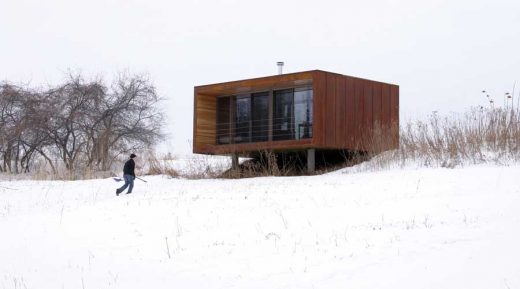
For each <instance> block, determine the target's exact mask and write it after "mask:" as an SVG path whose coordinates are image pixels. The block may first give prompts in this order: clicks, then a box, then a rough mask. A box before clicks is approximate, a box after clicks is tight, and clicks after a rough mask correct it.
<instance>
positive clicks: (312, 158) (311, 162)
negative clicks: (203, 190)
mask: <svg viewBox="0 0 520 289" xmlns="http://www.w3.org/2000/svg"><path fill="white" fill-rule="evenodd" d="M315 164H316V150H315V149H308V150H307V172H308V173H314V170H315Z"/></svg>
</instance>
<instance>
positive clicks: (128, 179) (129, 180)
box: [118, 175, 135, 194]
mask: <svg viewBox="0 0 520 289" xmlns="http://www.w3.org/2000/svg"><path fill="white" fill-rule="evenodd" d="M123 177H124V178H125V184H124V185H123V186H122V187H120V188H119V189H118V190H119V192H120V193H122V192H123V191H124V190H125V189H126V187H128V192H127V194H130V193H131V192H132V189H133V188H134V179H135V178H134V176H132V175H123Z"/></svg>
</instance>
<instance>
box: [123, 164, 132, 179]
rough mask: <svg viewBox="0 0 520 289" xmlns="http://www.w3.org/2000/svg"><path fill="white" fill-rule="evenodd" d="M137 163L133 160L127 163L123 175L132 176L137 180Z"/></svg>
mask: <svg viewBox="0 0 520 289" xmlns="http://www.w3.org/2000/svg"><path fill="white" fill-rule="evenodd" d="M134 170H135V162H134V160H133V159H129V160H128V161H126V163H125V166H124V167H123V174H125V175H131V176H134V178H135V172H134Z"/></svg>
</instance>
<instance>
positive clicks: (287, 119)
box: [273, 89, 294, 140]
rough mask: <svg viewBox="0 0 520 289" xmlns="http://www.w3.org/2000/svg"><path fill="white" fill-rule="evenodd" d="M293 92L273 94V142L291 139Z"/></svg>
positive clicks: (278, 91)
mask: <svg viewBox="0 0 520 289" xmlns="http://www.w3.org/2000/svg"><path fill="white" fill-rule="evenodd" d="M293 106H294V90H293V89H284V90H277V91H275V92H274V115H273V140H287V139H293V136H294V121H293V118H294V116H293V112H294V109H293Z"/></svg>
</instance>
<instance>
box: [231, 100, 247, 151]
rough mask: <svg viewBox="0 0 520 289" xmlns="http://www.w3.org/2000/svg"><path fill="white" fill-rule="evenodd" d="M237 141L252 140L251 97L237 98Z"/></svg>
mask: <svg viewBox="0 0 520 289" xmlns="http://www.w3.org/2000/svg"><path fill="white" fill-rule="evenodd" d="M235 119H236V120H235V139H234V140H235V143H241V142H250V141H251V97H250V96H249V95H240V96H237V98H236V117H235Z"/></svg>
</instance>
